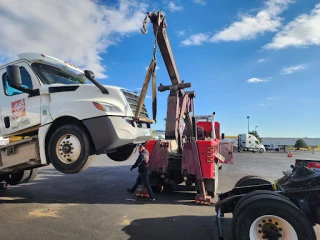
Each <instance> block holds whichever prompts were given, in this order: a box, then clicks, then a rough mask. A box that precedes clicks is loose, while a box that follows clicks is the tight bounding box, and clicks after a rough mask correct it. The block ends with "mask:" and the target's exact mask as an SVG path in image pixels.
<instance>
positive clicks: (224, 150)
mask: <svg viewBox="0 0 320 240" xmlns="http://www.w3.org/2000/svg"><path fill="white" fill-rule="evenodd" d="M220 154H221V155H222V156H223V157H224V161H222V163H225V164H234V157H233V143H229V142H221V143H220Z"/></svg>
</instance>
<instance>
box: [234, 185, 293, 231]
mask: <svg viewBox="0 0 320 240" xmlns="http://www.w3.org/2000/svg"><path fill="white" fill-rule="evenodd" d="M261 194H269V195H273V196H278V197H282V198H285V199H287V198H286V197H285V196H283V195H281V194H279V193H277V192H273V191H269V190H256V191H253V192H250V193H248V194H246V195H245V196H243V197H242V198H240V200H239V201H238V202H237V204H236V205H235V207H234V210H233V221H232V231H233V234H235V226H236V225H237V222H238V216H239V215H240V214H241V209H242V207H243V206H244V205H243V204H242V203H243V202H244V201H246V200H247V199H249V198H251V197H253V196H256V195H261Z"/></svg>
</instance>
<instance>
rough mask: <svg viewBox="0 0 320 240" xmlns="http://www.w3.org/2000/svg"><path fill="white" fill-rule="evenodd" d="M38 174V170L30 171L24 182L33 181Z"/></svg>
mask: <svg viewBox="0 0 320 240" xmlns="http://www.w3.org/2000/svg"><path fill="white" fill-rule="evenodd" d="M38 172H39V168H33V169H31V170H30V175H29V177H28V178H27V179H26V180H25V181H24V182H30V181H32V180H34V179H35V178H36V177H37V175H38Z"/></svg>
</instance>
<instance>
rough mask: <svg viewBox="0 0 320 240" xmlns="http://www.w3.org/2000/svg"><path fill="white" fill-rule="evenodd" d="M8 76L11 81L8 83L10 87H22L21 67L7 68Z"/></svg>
mask: <svg viewBox="0 0 320 240" xmlns="http://www.w3.org/2000/svg"><path fill="white" fill-rule="evenodd" d="M7 75H8V80H9V82H8V83H9V86H10V87H16V86H21V85H22V81H21V74H20V69H19V66H17V65H9V66H7Z"/></svg>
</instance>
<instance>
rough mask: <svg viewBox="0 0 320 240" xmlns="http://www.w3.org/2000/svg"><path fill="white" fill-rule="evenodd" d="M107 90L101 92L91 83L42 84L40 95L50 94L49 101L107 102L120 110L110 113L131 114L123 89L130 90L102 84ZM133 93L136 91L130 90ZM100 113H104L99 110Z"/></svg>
mask: <svg viewBox="0 0 320 240" xmlns="http://www.w3.org/2000/svg"><path fill="white" fill-rule="evenodd" d="M104 87H105V88H106V89H107V90H108V92H109V93H108V94H103V93H102V92H101V91H100V89H99V88H97V87H96V86H95V85H93V84H70V85H65V84H51V85H42V86H41V88H40V94H41V95H47V94H48V95H50V102H51V103H57V102H64V103H66V104H67V103H72V102H79V101H80V102H90V104H92V102H99V103H108V104H112V105H115V106H117V107H118V108H119V109H120V110H121V111H120V112H117V113H114V112H113V113H112V115H118V116H133V112H132V110H131V107H130V105H129V104H128V101H127V100H126V97H125V95H124V94H123V91H128V92H131V91H130V90H127V89H123V88H120V87H117V86H110V85H104ZM131 93H132V94H135V95H136V96H137V97H138V95H137V94H136V93H133V92H131ZM100 114H101V115H105V113H103V112H102V111H101V113H100Z"/></svg>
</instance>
